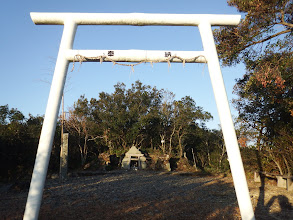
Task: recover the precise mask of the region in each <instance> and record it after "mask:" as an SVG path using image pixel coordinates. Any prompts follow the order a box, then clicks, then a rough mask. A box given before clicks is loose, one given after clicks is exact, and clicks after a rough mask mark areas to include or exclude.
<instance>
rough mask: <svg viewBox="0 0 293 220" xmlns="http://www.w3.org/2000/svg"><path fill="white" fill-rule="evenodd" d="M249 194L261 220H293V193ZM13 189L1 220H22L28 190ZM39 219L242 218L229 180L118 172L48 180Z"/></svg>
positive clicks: (256, 189) (0, 210)
mask: <svg viewBox="0 0 293 220" xmlns="http://www.w3.org/2000/svg"><path fill="white" fill-rule="evenodd" d="M10 188H11V187H10ZM14 188H15V187H14ZM249 188H250V194H251V197H252V202H253V206H254V208H255V214H256V217H257V219H290V218H292V217H293V208H292V205H293V193H292V192H290V193H289V192H287V191H286V190H285V189H280V188H277V187H276V186H273V185H269V184H267V185H266V186H265V190H264V191H263V190H261V191H260V184H255V183H254V182H253V181H249ZM8 189H9V187H8V186H4V185H3V186H2V187H1V191H0V192H1V200H0V219H22V215H23V211H24V206H25V202H26V197H27V190H21V191H15V190H11V189H10V190H8ZM263 192H264V193H263ZM40 219H240V213H239V209H238V204H237V200H236V196H235V191H234V187H233V182H232V179H231V178H230V177H220V176H217V177H210V176H209V177H198V176H192V175H183V174H181V175H180V174H178V173H177V174H174V173H169V174H167V173H160V172H151V171H137V172H136V171H115V172H109V173H107V174H104V175H95V176H88V177H71V178H70V179H69V180H68V181H67V182H66V183H65V184H60V183H59V181H58V180H48V181H47V183H46V187H45V190H44V194H43V202H42V206H41V210H40Z"/></svg>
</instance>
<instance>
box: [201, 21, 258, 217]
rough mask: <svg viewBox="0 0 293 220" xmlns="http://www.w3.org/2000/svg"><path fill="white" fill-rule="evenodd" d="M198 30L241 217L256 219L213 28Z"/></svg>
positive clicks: (206, 24)
mask: <svg viewBox="0 0 293 220" xmlns="http://www.w3.org/2000/svg"><path fill="white" fill-rule="evenodd" d="M198 28H199V31H200V35H201V39H202V43H203V47H204V51H205V54H206V59H207V60H208V68H209V74H210V78H211V82H212V86H213V91H214V96H215V99H216V104H217V108H218V113H219V117H220V122H221V127H222V132H223V136H224V141H225V145H226V149H227V154H228V158H229V163H230V168H231V173H232V177H233V181H234V187H235V191H236V196H237V200H238V205H239V208H240V213H241V217H242V219H244V220H251V219H255V216H254V212H253V208H252V204H251V200H250V196H249V191H248V185H247V181H246V177H245V172H244V168H243V163H242V159H241V155H240V150H239V146H238V141H237V137H236V133H235V129H234V124H233V120H232V116H231V112H230V107H229V102H228V98H227V94H226V90H225V85H224V81H223V77H222V73H221V68H220V64H219V59H218V54H217V50H216V46H215V42H214V38H213V33H212V28H211V25H210V24H209V23H208V22H202V23H200V24H199V25H198Z"/></svg>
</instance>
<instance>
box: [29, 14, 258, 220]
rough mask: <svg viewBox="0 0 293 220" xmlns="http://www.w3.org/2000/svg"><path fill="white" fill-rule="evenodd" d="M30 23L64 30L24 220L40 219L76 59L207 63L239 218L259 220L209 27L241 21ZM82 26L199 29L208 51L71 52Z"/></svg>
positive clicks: (174, 18)
mask: <svg viewBox="0 0 293 220" xmlns="http://www.w3.org/2000/svg"><path fill="white" fill-rule="evenodd" d="M31 18H32V20H33V22H34V23H35V24H51V25H64V30H63V35H62V39H61V43H60V48H59V53H58V57H57V62H56V66H55V71H54V76H53V80H52V84H51V89H50V94H49V98H48V103H47V109H46V113H45V118H44V122H43V127H42V132H41V137H40V141H39V146H38V151H37V155H36V160H35V165H34V170H33V175H32V179H31V184H30V189H29V194H28V198H27V203H26V207H25V213H24V219H26V220H27V219H38V215H39V209H40V205H41V200H42V195H43V189H44V184H45V179H46V175H47V169H48V163H49V159H50V154H51V149H52V142H53V138H54V133H55V128H56V122H57V117H58V111H59V108H60V102H61V97H62V93H63V89H64V84H65V79H66V75H67V71H68V65H69V63H70V62H74V61H75V57H76V55H80V56H83V57H95V59H96V60H100V61H104V62H107V61H108V62H109V61H112V62H113V61H115V62H116V61H117V62H118V61H120V62H141V61H143V62H182V61H183V62H186V63H207V64H208V69H209V74H210V78H211V82H212V87H213V91H214V96H215V99H216V104H217V108H218V113H219V117H220V122H221V127H222V131H223V136H224V141H225V145H226V148H227V154H228V158H229V163H230V168H231V173H232V176H233V181H234V187H235V191H236V196H237V200H238V205H239V208H240V213H241V217H242V219H245V220H246V219H247V220H248V219H249V220H250V219H255V217H254V212H253V208H252V204H251V200H250V196H249V191H248V186H247V181H246V177H245V173H244V169H243V163H242V159H241V155H240V151H239V147H238V142H237V137H236V133H235V129H234V125H233V121H232V117H231V112H230V108H229V103H228V99H227V94H226V90H225V85H224V81H223V77H222V73H221V69H220V64H219V59H218V55H217V51H216V47H215V42H214V38H213V34H212V29H211V26H219V25H237V24H239V22H240V15H211V14H144V13H127V14H125V13H115V14H113V13H38V12H32V13H31ZM78 25H134V26H144V25H157V26H198V28H199V31H200V35H201V39H202V43H203V48H204V51H143V50H134V51H133V50H73V49H72V46H73V41H74V37H75V33H76V29H77V26H78ZM168 57H169V58H170V57H172V59H171V60H170V59H168ZM101 59H102V60H101ZM83 61H91V60H83Z"/></svg>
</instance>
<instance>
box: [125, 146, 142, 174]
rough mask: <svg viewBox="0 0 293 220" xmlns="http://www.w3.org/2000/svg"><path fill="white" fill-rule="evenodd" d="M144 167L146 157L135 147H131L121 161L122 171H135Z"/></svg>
mask: <svg viewBox="0 0 293 220" xmlns="http://www.w3.org/2000/svg"><path fill="white" fill-rule="evenodd" d="M146 166H147V164H146V157H145V156H144V154H143V153H141V151H140V150H139V149H137V148H136V147H135V146H132V147H131V148H130V149H129V151H128V152H127V153H126V154H125V157H124V158H123V160H122V168H123V169H130V168H132V167H134V168H135V167H136V168H137V169H145V168H146Z"/></svg>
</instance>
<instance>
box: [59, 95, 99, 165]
mask: <svg viewBox="0 0 293 220" xmlns="http://www.w3.org/2000/svg"><path fill="white" fill-rule="evenodd" d="M97 126H98V125H97V124H96V122H94V121H93V118H92V117H91V112H90V108H89V103H88V100H87V99H86V98H85V97H84V96H81V97H80V98H79V99H78V100H77V102H75V103H74V106H73V108H72V109H70V110H69V115H68V117H67V119H66V120H65V127H66V129H68V130H69V131H71V135H74V134H77V135H76V136H77V145H78V149H79V152H80V159H81V166H82V167H83V166H84V165H85V163H86V161H87V157H88V153H89V142H90V141H94V140H95V139H97V138H100V134H99V130H98V129H97Z"/></svg>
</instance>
